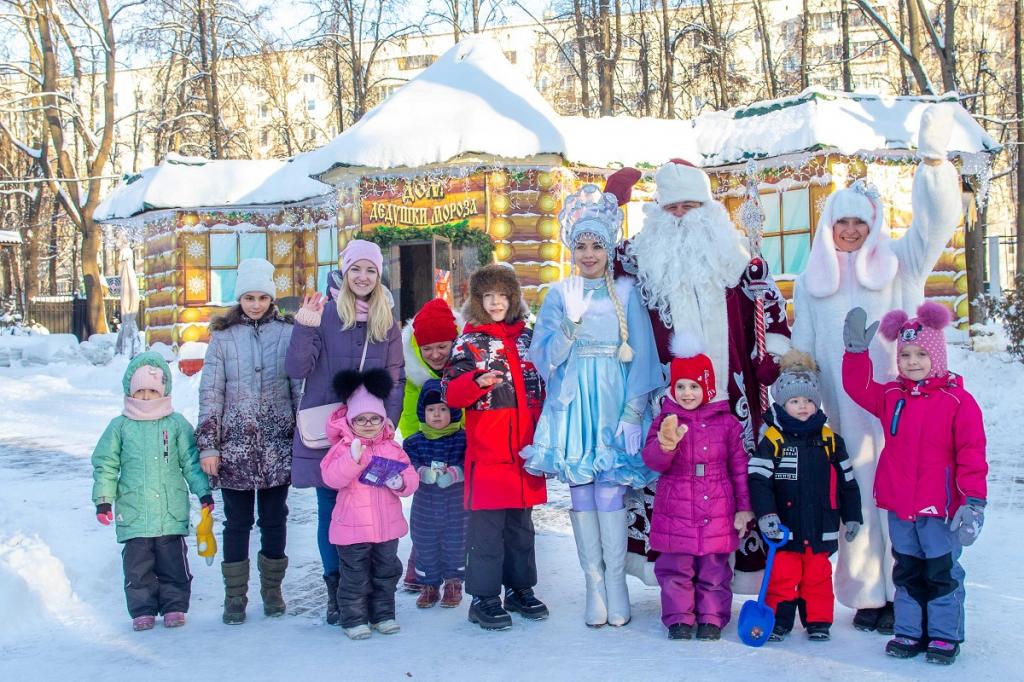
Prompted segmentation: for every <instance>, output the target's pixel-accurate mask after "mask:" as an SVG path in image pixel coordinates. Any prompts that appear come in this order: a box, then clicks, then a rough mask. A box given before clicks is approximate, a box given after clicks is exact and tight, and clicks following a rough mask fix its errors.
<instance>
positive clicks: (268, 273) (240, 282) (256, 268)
mask: <svg viewBox="0 0 1024 682" xmlns="http://www.w3.org/2000/svg"><path fill="white" fill-rule="evenodd" d="M252 291H258V292H260V293H263V294H267V295H268V296H270V298H277V286H276V285H275V284H274V266H273V264H272V263H271V262H270V261H268V260H265V259H263V258H246V259H245V260H243V261H242V262H241V263H239V264H238V279H236V280H235V300H236V301H239V300H241V298H242V296H243V295H244V294H248V293H249V292H252Z"/></svg>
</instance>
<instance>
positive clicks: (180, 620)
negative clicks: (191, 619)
mask: <svg viewBox="0 0 1024 682" xmlns="http://www.w3.org/2000/svg"><path fill="white" fill-rule="evenodd" d="M184 624H185V614H184V613H182V612H181V611H171V612H170V613H165V614H164V627H165V628H180V627H181V626H182V625H184Z"/></svg>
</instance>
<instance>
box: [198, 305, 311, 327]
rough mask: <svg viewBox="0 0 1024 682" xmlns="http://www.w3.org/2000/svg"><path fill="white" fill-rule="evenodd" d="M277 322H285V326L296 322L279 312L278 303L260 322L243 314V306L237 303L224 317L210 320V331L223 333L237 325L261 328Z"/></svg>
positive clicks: (218, 316)
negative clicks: (251, 325)
mask: <svg viewBox="0 0 1024 682" xmlns="http://www.w3.org/2000/svg"><path fill="white" fill-rule="evenodd" d="M275 320H276V321H278V322H284V323H285V324H294V320H293V319H292V316H291V315H288V314H282V313H281V311H280V310H278V308H277V303H271V304H270V307H269V308H268V309H267V312H266V313H265V314H264V315H263V317H261V318H260V319H258V320H253V319H251V318H250V317H249V316H248V315H246V314H245V313H243V312H242V306H241V305H239V304H237V303H236V304H235V305H233V306H231V308H230V309H229V310H228V311H227V312H226V313H224V314H223V315H217V316H216V317H214V318H213V319H212V320H210V331H213V332H222V331H224V330H225V329H230V328H231V327H234V326H235V325H236V324H255V325H256V326H260V325H264V324H266V323H268V322H273V321H275Z"/></svg>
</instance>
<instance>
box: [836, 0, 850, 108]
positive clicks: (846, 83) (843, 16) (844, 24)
mask: <svg viewBox="0 0 1024 682" xmlns="http://www.w3.org/2000/svg"><path fill="white" fill-rule="evenodd" d="M839 24H840V26H839V28H840V30H841V31H842V34H843V42H842V50H843V55H842V59H843V90H844V91H845V92H852V91H853V68H852V67H851V66H850V8H849V7H848V6H847V4H846V0H839Z"/></svg>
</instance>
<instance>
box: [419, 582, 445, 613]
mask: <svg viewBox="0 0 1024 682" xmlns="http://www.w3.org/2000/svg"><path fill="white" fill-rule="evenodd" d="M440 598H441V592H440V591H439V590H438V589H437V587H435V586H434V585H423V586H422V587H420V596H419V597H418V598H417V599H416V607H417V608H420V609H429V608H432V607H433V606H434V604H436V603H437V600H438V599H440Z"/></svg>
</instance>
